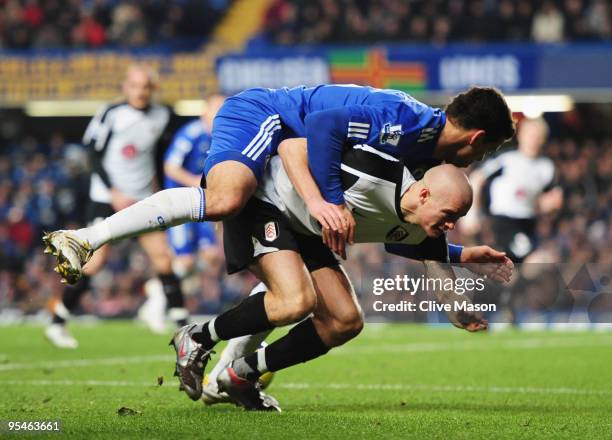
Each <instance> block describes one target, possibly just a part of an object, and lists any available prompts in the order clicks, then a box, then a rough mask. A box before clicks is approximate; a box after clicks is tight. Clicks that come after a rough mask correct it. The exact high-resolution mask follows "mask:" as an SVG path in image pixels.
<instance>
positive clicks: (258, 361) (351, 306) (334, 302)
mask: <svg viewBox="0 0 612 440" xmlns="http://www.w3.org/2000/svg"><path fill="white" fill-rule="evenodd" d="M311 275H312V279H313V282H314V285H315V288H316V292H317V306H316V309H315V312H314V315H313V316H312V317H309V318H307V319H305V320H304V321H302V322H300V323H299V324H297V325H296V326H295V327H293V328H292V329H291V330H290V331H289V333H288V334H287V335H286V336H284V337H282V338H280V339H278V340H277V341H275V342H273V343H272V344H270V345H268V346H267V347H264V348H260V349H258V350H257V351H255V352H254V353H251V354H249V355H247V356H245V357H243V358H239V359H237V360H235V361H234V362H233V363H232V366H231V369H233V372H234V373H235V374H236V375H237V376H238V377H239V378H244V379H247V380H249V381H251V382H253V381H255V380H257V379H258V378H259V376H261V375H262V374H264V373H266V372H268V371H273V372H274V371H279V370H282V369H284V368H288V367H290V366H292V365H296V364H299V363H302V362H308V361H310V360H312V359H315V358H317V357H319V356H322V355H324V354H325V353H327V352H328V351H329V350H330V349H331V348H333V347H337V346H339V345H342V344H344V343H346V342H347V341H349V340H351V339H353V338H354V337H355V336H357V335H358V334H359V332H360V331H361V329H362V328H363V315H362V312H361V308H360V306H359V303H358V302H357V298H356V296H355V292H354V290H353V287H352V285H351V283H350V281H349V279H348V277H347V276H346V274H345V272H344V271H343V270H342V268H341V267H340V266H334V267H323V268H321V269H318V270H315V271H313V272H312V273H311ZM229 374H231V372H229ZM222 379H223V378H222V376H220V380H222Z"/></svg>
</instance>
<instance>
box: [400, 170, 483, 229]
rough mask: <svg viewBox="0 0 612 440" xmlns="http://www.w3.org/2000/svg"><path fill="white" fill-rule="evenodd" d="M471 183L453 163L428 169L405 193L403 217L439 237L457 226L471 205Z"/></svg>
mask: <svg viewBox="0 0 612 440" xmlns="http://www.w3.org/2000/svg"><path fill="white" fill-rule="evenodd" d="M472 197H473V191H472V185H471V184H470V181H469V180H468V178H467V176H466V175H465V174H464V173H463V171H461V170H460V169H459V168H457V167H456V166H454V165H450V164H445V165H439V166H437V167H433V168H431V169H429V170H428V171H427V172H426V173H425V175H424V176H423V179H421V180H419V181H417V182H416V183H414V184H413V185H412V186H411V187H410V188H408V190H407V191H406V192H405V193H404V195H403V196H402V201H401V207H402V212H403V215H404V220H405V221H407V222H409V223H416V224H419V225H420V226H421V227H422V228H423V230H424V231H425V233H426V234H427V236H429V237H438V236H440V235H441V234H443V233H444V232H446V231H448V230H451V229H454V228H455V224H456V223H457V221H458V220H459V218H461V217H463V216H464V215H466V214H467V212H468V211H469V209H470V207H471V206H472Z"/></svg>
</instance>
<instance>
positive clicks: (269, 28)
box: [264, 0, 612, 45]
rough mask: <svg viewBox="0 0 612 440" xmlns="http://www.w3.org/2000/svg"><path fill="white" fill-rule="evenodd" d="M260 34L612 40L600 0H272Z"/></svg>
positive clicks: (289, 38)
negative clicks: (262, 32)
mask: <svg viewBox="0 0 612 440" xmlns="http://www.w3.org/2000/svg"><path fill="white" fill-rule="evenodd" d="M264 35H265V37H266V38H267V39H268V40H269V41H272V42H275V43H278V44H284V45H291V44H296V43H321V42H324V43H343V42H344V43H346V42H350V43H357V42H360V43H373V42H380V41H402V42H414V43H424V42H429V43H433V44H436V45H445V44H447V43H449V42H453V43H455V42H473V43H478V42H481V43H482V42H502V41H504V42H529V41H533V42H547V43H552V42H563V41H587V40H591V41H592V40H607V39H610V38H611V37H612V24H611V18H610V6H609V3H608V2H606V1H605V0H593V1H583V0H565V1H554V0H545V1H536V2H533V1H528V0H519V1H512V0H500V1H485V0H438V1H410V2H407V1H402V0H375V1H363V0H318V1H303V0H275V1H273V2H272V4H271V5H270V7H269V8H268V10H267V12H266V16H265V28H264Z"/></svg>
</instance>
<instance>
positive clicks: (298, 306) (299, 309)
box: [286, 291, 317, 322]
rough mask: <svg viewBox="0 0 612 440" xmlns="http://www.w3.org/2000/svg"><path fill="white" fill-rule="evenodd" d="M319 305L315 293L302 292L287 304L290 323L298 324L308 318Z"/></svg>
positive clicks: (287, 317)
mask: <svg viewBox="0 0 612 440" xmlns="http://www.w3.org/2000/svg"><path fill="white" fill-rule="evenodd" d="M316 305H317V297H316V295H315V294H314V292H310V291H302V292H300V293H299V294H295V295H293V296H292V299H291V300H290V301H288V302H287V308H286V319H287V321H288V322H298V321H301V320H302V319H304V318H306V317H307V316H308V315H310V314H311V313H312V312H314V309H315V307H316Z"/></svg>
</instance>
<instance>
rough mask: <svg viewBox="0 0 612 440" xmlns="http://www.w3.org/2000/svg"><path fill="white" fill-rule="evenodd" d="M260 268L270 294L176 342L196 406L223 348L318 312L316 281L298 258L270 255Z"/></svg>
mask: <svg viewBox="0 0 612 440" xmlns="http://www.w3.org/2000/svg"><path fill="white" fill-rule="evenodd" d="M259 262H260V263H261V264H260V265H261V271H258V273H259V275H260V276H261V277H262V278H263V279H264V280H266V285H267V286H268V288H269V290H268V291H267V292H265V293H260V294H257V295H252V296H249V297H248V298H246V299H244V300H243V301H242V302H241V303H240V304H238V305H237V306H235V307H233V308H232V309H230V310H228V311H226V312H224V313H222V314H221V315H219V316H217V317H216V318H213V319H212V320H210V321H208V322H206V323H204V324H201V325H190V326H185V327H183V328H182V329H180V330H179V331H178V332H177V333H176V334H175V336H174V338H173V339H172V341H171V345H174V348H175V351H176V353H177V362H176V375H177V376H178V377H179V380H180V382H181V385H182V389H183V390H185V391H186V392H187V394H188V396H189V397H190V398H191V399H192V400H197V399H199V398H200V396H201V394H202V379H203V377H204V369H205V367H206V363H207V362H208V359H209V357H210V354H211V352H212V349H213V347H214V346H215V345H216V344H217V342H219V341H221V340H225V341H227V340H230V339H232V338H236V337H239V336H244V335H250V334H255V333H260V332H264V331H267V330H271V329H273V328H274V327H276V326H280V325H285V324H290V323H293V322H296V321H299V320H300V319H303V318H304V317H305V316H307V315H308V314H309V313H311V312H312V310H313V309H314V306H315V302H316V299H315V293H314V288H313V285H312V281H311V279H310V277H309V276H308V272H307V271H306V268H305V267H304V263H303V262H302V260H301V258H300V256H299V255H298V254H297V252H295V251H288V250H285V251H278V252H274V253H273V254H266V255H263V256H261V257H260V260H259Z"/></svg>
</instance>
